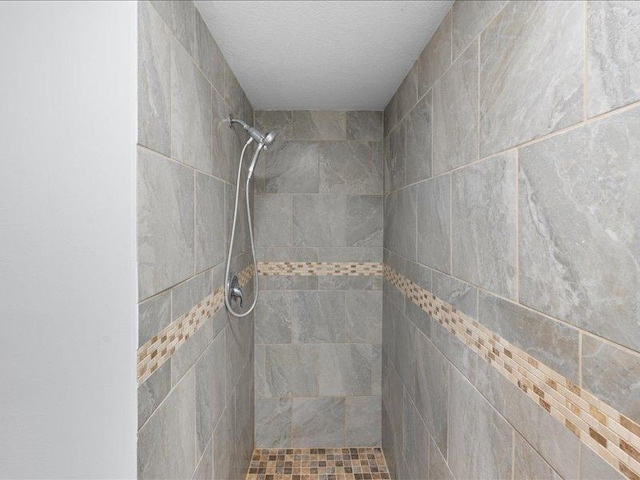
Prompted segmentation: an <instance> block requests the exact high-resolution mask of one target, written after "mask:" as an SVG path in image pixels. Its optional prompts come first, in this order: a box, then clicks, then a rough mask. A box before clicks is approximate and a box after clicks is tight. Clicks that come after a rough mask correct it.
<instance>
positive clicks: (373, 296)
mask: <svg viewBox="0 0 640 480" xmlns="http://www.w3.org/2000/svg"><path fill="white" fill-rule="evenodd" d="M345 317H346V341H348V342H350V343H374V344H380V343H381V342H382V292H381V291H377V292H376V291H373V292H367V291H354V292H347V293H346V294H345Z"/></svg>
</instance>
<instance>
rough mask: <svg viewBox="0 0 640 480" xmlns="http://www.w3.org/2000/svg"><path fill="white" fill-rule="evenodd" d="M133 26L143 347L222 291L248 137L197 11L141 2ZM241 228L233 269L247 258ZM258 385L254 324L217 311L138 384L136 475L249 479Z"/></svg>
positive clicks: (235, 93)
mask: <svg viewBox="0 0 640 480" xmlns="http://www.w3.org/2000/svg"><path fill="white" fill-rule="evenodd" d="M138 22H139V24H138V26H139V56H138V58H139V66H138V67H139V68H138V73H139V78H138V82H139V84H138V91H139V105H138V112H139V124H138V131H139V147H138V272H139V299H140V306H139V343H140V345H142V344H144V343H145V342H146V341H147V340H148V339H149V338H151V337H152V336H153V335H156V334H157V333H159V332H160V330H162V329H163V328H164V327H166V326H167V325H168V324H169V323H171V322H172V321H174V320H176V319H177V318H179V317H180V316H181V315H182V314H184V313H186V312H188V311H189V310H190V309H191V308H192V307H193V306H194V305H195V304H196V303H198V302H199V301H200V300H202V299H203V298H205V297H206V296H207V295H209V294H210V293H211V292H213V291H214V290H215V289H216V288H218V287H220V286H221V285H222V284H223V277H224V262H225V259H226V255H227V248H228V239H229V235H230V227H231V216H230V215H231V214H230V212H231V211H232V208H233V203H232V202H233V201H234V194H235V192H234V185H235V180H234V178H235V175H236V169H237V165H238V154H239V152H240V146H241V145H242V142H244V140H245V137H244V135H243V134H242V133H240V132H234V131H233V130H231V129H230V128H229V125H228V122H226V123H225V119H226V118H227V117H228V115H229V114H230V113H233V114H234V115H237V116H240V117H242V118H244V119H246V120H247V121H251V119H252V117H253V109H252V107H251V105H250V104H249V102H248V100H247V98H246V97H245V95H244V93H243V92H242V89H241V88H240V86H239V85H238V82H237V80H236V79H235V77H234V75H233V72H231V70H230V68H229V67H228V65H227V64H226V62H225V60H224V57H223V56H222V54H221V53H220V50H219V49H218V46H217V45H216V43H215V41H214V39H213V37H212V35H211V33H210V31H209V29H208V27H207V26H206V25H205V23H204V21H203V20H202V18H201V16H200V14H199V12H198V10H197V9H196V7H195V5H194V4H193V3H192V2H152V3H149V2H146V1H143V2H140V3H139V19H138ZM245 215H246V214H245ZM238 230H239V231H238V232H237V235H238V236H239V239H240V240H241V241H240V242H239V247H238V248H236V250H235V251H234V266H235V269H236V271H238V270H241V269H242V268H243V267H244V266H246V265H247V264H248V263H249V261H250V260H251V258H250V256H249V255H248V254H247V248H248V242H247V241H246V238H245V237H246V231H247V230H246V220H244V222H243V223H241V225H240V226H239V229H238ZM248 290H251V286H249V288H248ZM253 383H254V382H253V321H252V319H244V320H242V321H240V320H237V319H234V318H232V317H229V316H228V315H227V313H226V311H225V310H224V309H223V310H221V311H220V312H218V313H217V314H215V315H214V316H213V317H212V318H209V319H208V320H207V321H206V322H205V323H204V325H203V326H202V327H201V328H200V329H199V330H198V331H197V332H196V333H195V334H194V335H193V336H192V337H191V338H190V339H189V340H188V341H187V342H186V343H184V344H183V345H182V346H180V347H179V348H178V349H177V350H176V352H175V353H174V355H173V356H172V357H171V358H170V359H169V360H168V361H167V362H166V363H164V364H163V365H162V366H161V367H160V368H159V369H158V370H157V371H156V372H155V373H154V374H153V375H152V376H151V377H150V378H149V379H148V380H146V381H145V382H144V383H143V384H142V385H140V387H139V392H138V424H139V432H138V477H139V478H140V479H146V478H149V479H150V478H175V479H190V478H203V479H205V478H206V479H212V478H215V479H240V478H244V474H245V472H246V468H247V467H248V463H249V458H250V454H251V450H252V449H253V445H254V439H253V423H254V422H253V414H254V407H253V398H254V395H253Z"/></svg>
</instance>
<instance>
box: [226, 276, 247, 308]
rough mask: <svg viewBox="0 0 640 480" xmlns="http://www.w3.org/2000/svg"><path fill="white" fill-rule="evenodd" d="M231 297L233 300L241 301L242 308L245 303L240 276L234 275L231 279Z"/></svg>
mask: <svg viewBox="0 0 640 480" xmlns="http://www.w3.org/2000/svg"><path fill="white" fill-rule="evenodd" d="M229 297H230V299H231V300H236V301H237V300H238V299H240V306H241V307H242V305H243V302H244V294H243V293H242V289H241V288H240V282H239V281H238V276H237V275H234V276H233V278H232V279H231V286H230V287H229Z"/></svg>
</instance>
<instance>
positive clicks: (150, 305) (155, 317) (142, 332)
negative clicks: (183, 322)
mask: <svg viewBox="0 0 640 480" xmlns="http://www.w3.org/2000/svg"><path fill="white" fill-rule="evenodd" d="M170 323H171V293H170V292H168V291H167V292H162V293H160V294H158V295H156V296H155V297H151V298H149V299H148V300H145V301H144V302H142V303H140V304H139V305H138V347H140V346H142V345H144V344H145V343H146V342H147V341H148V340H149V339H150V338H151V337H153V336H154V335H157V334H158V333H160V330H162V329H163V328H164V327H166V326H167V325H169V324H170Z"/></svg>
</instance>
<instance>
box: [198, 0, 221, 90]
mask: <svg viewBox="0 0 640 480" xmlns="http://www.w3.org/2000/svg"><path fill="white" fill-rule="evenodd" d="M195 59H196V61H197V62H198V66H199V67H200V70H202V72H203V73H204V75H205V76H206V77H207V80H209V83H211V84H212V85H213V88H215V89H216V90H217V91H218V92H223V91H224V69H225V64H226V61H225V59H224V56H223V55H222V52H221V51H220V48H218V45H217V44H216V41H215V40H214V39H213V35H211V31H209V27H207V24H206V23H205V22H204V20H203V19H202V16H201V15H200V12H199V11H198V10H197V9H196V55H195Z"/></svg>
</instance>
